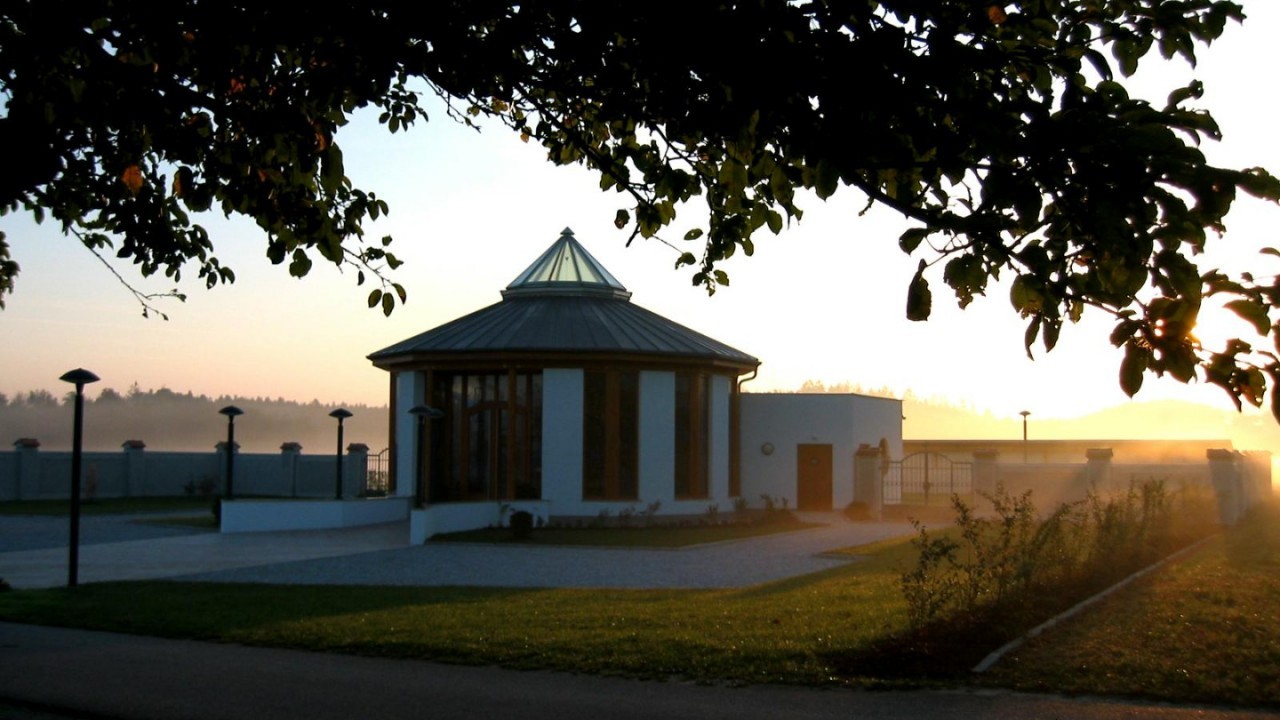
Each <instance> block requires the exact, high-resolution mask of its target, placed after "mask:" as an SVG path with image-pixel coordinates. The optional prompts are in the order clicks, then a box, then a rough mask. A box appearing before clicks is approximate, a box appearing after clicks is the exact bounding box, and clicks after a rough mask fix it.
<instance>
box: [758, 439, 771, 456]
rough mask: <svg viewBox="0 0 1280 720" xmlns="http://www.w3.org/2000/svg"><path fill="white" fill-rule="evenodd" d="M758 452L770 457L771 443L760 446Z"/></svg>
mask: <svg viewBox="0 0 1280 720" xmlns="http://www.w3.org/2000/svg"><path fill="white" fill-rule="evenodd" d="M760 452H762V453H764V454H765V455H772V454H773V443H770V442H767V443H765V444H763V445H761V446H760Z"/></svg>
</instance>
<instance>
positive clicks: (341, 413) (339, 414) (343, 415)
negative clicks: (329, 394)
mask: <svg viewBox="0 0 1280 720" xmlns="http://www.w3.org/2000/svg"><path fill="white" fill-rule="evenodd" d="M351 415H352V412H351V411H350V410H348V409H346V408H338V409H337V410H334V411H333V412H331V413H329V417H331V418H338V422H342V421H343V420H346V419H347V418H349V417H351Z"/></svg>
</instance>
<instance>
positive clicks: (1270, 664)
mask: <svg viewBox="0 0 1280 720" xmlns="http://www.w3.org/2000/svg"><path fill="white" fill-rule="evenodd" d="M1276 598H1280V505H1278V504H1276V503H1271V504H1269V505H1266V506H1264V507H1262V508H1260V509H1258V510H1257V511H1255V513H1254V514H1252V515H1251V516H1250V517H1248V518H1247V519H1246V520H1245V521H1243V522H1242V523H1241V524H1240V525H1238V526H1237V527H1235V528H1233V529H1231V530H1229V531H1228V532H1227V533H1225V534H1224V535H1221V536H1219V537H1216V538H1214V539H1213V540H1211V541H1210V542H1209V543H1207V544H1206V545H1205V546H1203V547H1202V548H1201V549H1199V550H1198V551H1196V552H1195V553H1193V554H1192V555H1190V556H1188V557H1186V558H1184V559H1182V560H1180V561H1178V562H1176V563H1173V564H1171V565H1170V566H1168V567H1167V568H1165V569H1163V570H1161V571H1159V572H1156V573H1153V574H1152V575H1150V576H1148V577H1146V578H1144V579H1142V580H1140V581H1138V582H1137V583H1135V584H1134V585H1132V586H1130V587H1129V588H1126V589H1124V590H1122V591H1120V592H1118V593H1116V594H1115V595H1113V596H1111V597H1110V598H1108V599H1106V600H1104V601H1103V602H1102V603H1100V604H1099V605H1097V606H1095V607H1094V608H1093V609H1091V610H1089V611H1088V612H1086V613H1084V614H1083V615H1081V616H1079V617H1078V618H1076V619H1074V620H1072V621H1070V622H1068V623H1065V624H1064V625H1063V626H1061V627H1058V628H1054V629H1052V630H1050V631H1048V632H1047V633H1045V634H1044V635H1042V636H1041V637H1039V638H1037V639H1035V640H1033V641H1031V642H1030V643H1028V644H1027V645H1025V646H1023V647H1022V648H1020V649H1018V650H1016V651H1014V652H1013V653H1011V654H1009V655H1008V656H1006V657H1005V658H1004V659H1002V660H1001V661H1000V663H998V664H997V665H996V666H995V667H994V668H993V669H992V671H991V672H990V673H989V676H988V677H986V678H984V681H985V682H990V683H994V684H999V685H1005V686H1010V687H1014V688H1019V689H1025V690H1052V691H1055V692H1071V693H1090V694H1115V695H1132V696H1143V697H1154V698H1160V699H1163V700H1171V701H1177V702H1205V703H1229V704H1233V705H1243V706H1267V707H1277V706H1280V631H1278V630H1277V628H1280V603H1278V602H1277V601H1276Z"/></svg>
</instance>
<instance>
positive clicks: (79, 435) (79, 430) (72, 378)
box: [58, 368, 100, 587]
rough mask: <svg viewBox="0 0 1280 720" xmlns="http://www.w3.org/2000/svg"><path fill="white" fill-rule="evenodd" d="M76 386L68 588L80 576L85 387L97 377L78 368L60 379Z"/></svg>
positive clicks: (95, 380)
mask: <svg viewBox="0 0 1280 720" xmlns="http://www.w3.org/2000/svg"><path fill="white" fill-rule="evenodd" d="M58 379H59V380H62V381H63V382H69V383H72V384H74V385H75V386H76V410H75V426H74V429H73V430H72V436H71V538H70V542H69V543H68V552H67V587H75V586H76V583H77V582H78V581H79V574H80V459H81V454H82V450H83V447H84V386H85V385H88V384H89V383H93V382H98V380H99V379H100V378H99V377H98V376H97V375H94V374H93V373H91V372H89V371H88V370H85V369H84V368H76V369H75V370H70V371H68V372H66V373H63V375H62V377H60V378H58Z"/></svg>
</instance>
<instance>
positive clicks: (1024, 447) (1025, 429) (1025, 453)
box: [1018, 410, 1031, 465]
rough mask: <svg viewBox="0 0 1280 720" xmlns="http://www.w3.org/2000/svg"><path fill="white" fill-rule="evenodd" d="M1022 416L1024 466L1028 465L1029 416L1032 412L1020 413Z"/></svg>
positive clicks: (1024, 411)
mask: <svg viewBox="0 0 1280 720" xmlns="http://www.w3.org/2000/svg"><path fill="white" fill-rule="evenodd" d="M1018 414H1019V415H1021V416H1022V464H1023V465H1026V464H1027V416H1028V415H1030V414H1031V411H1030V410H1023V411H1022V412H1020V413H1018Z"/></svg>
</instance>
